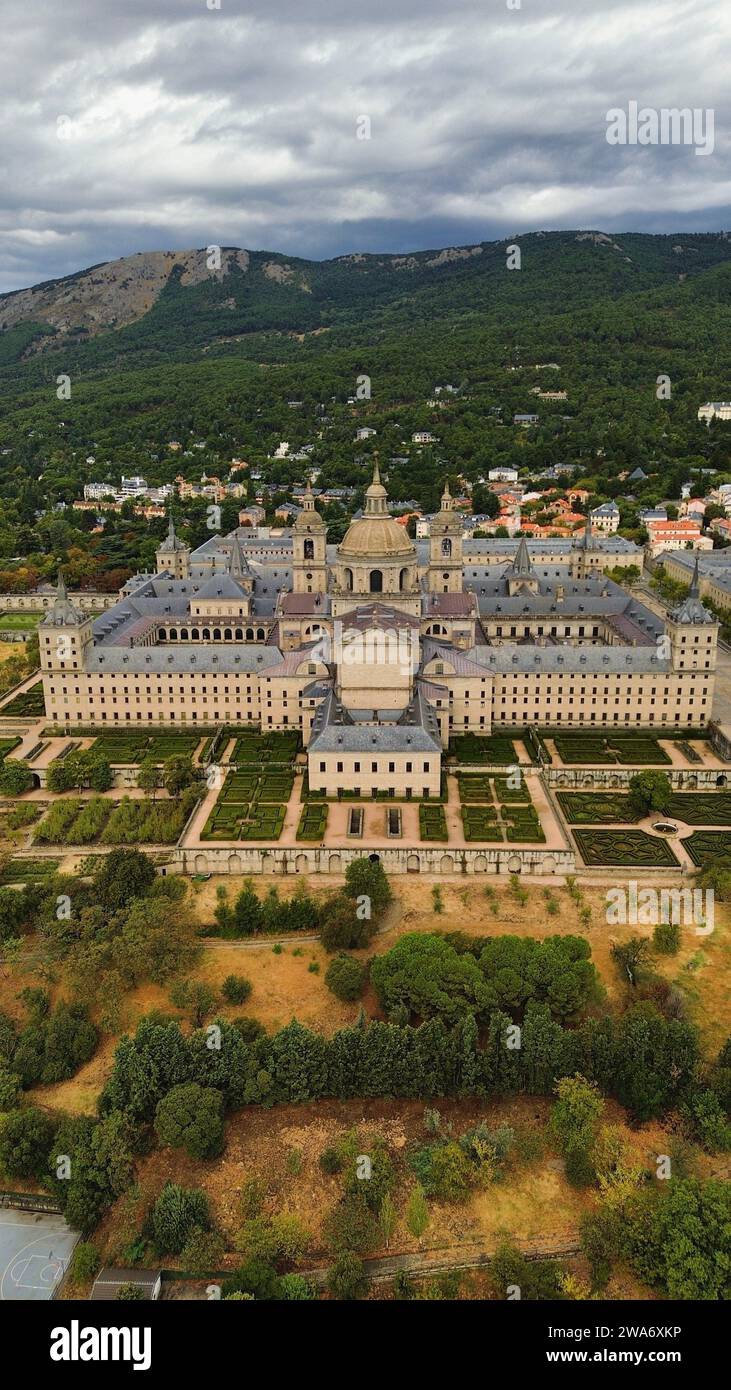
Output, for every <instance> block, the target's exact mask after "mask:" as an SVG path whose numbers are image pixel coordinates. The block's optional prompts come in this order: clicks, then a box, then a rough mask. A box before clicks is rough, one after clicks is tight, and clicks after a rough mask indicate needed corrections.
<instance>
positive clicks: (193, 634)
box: [190, 627, 200, 642]
mask: <svg viewBox="0 0 731 1390" xmlns="http://www.w3.org/2000/svg"><path fill="white" fill-rule="evenodd" d="M190 635H191V637H192V639H193V641H194V642H197V641H198V639H199V637H200V633H199V631H198V629H197V627H193V628H191V630H190Z"/></svg>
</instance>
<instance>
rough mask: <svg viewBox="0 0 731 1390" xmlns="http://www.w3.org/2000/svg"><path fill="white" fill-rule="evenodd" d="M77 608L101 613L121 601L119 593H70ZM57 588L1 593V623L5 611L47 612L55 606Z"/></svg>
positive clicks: (0, 622)
mask: <svg viewBox="0 0 731 1390" xmlns="http://www.w3.org/2000/svg"><path fill="white" fill-rule="evenodd" d="M69 598H70V599H71V602H72V603H73V605H74V607H75V608H80V609H81V611H82V613H101V612H103V611H104V609H106V608H111V607H112V606H113V604H115V603H118V602H119V594H87V593H76V594H69ZM55 599H56V590H55V589H53V590H52V592H51V593H43V594H37V593H36V594H0V624H2V614H3V613H45V612H47V611H48V609H49V608H52V607H53V604H54V602H55Z"/></svg>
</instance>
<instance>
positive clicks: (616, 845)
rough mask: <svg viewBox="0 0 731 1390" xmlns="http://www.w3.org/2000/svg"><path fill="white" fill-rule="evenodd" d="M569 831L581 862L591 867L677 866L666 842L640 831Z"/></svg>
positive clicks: (651, 867)
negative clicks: (616, 865) (571, 833)
mask: <svg viewBox="0 0 731 1390" xmlns="http://www.w3.org/2000/svg"><path fill="white" fill-rule="evenodd" d="M573 834H574V839H575V841H576V844H577V847H578V850H579V853H580V855H581V857H582V859H583V861H584V863H585V864H586V865H587V866H589V867H591V868H595V867H598V866H600V865H607V866H609V865H615V864H618V865H627V867H628V868H635V867H637V868H643V869H677V868H678V867H679V865H678V861H677V859H676V857H675V855H674V854H673V851H672V850H671V848H670V846H669V844H667V842H666V841H665V840H662V839H659V838H656V837H655V836H654V835H647V834H645V831H644V830H616V831H615V830H575V831H574V832H573ZM685 843H686V845H687V844H688V841H687V840H686V842H685Z"/></svg>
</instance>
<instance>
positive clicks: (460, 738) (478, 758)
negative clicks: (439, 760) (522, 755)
mask: <svg viewBox="0 0 731 1390" xmlns="http://www.w3.org/2000/svg"><path fill="white" fill-rule="evenodd" d="M448 756H449V757H450V758H455V759H456V761H457V762H458V763H462V764H469V763H484V764H485V765H486V766H487V767H490V766H492V765H493V764H494V765H496V766H500V764H504V765H505V766H508V765H509V764H511V763H517V761H518V754H517V753H516V750H515V744H514V743H513V740H512V739H511V738H509V737H508V735H507V734H458V735H456V737H455V738H450V740H449V750H448Z"/></svg>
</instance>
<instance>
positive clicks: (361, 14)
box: [0, 0, 731, 290]
mask: <svg viewBox="0 0 731 1390" xmlns="http://www.w3.org/2000/svg"><path fill="white" fill-rule="evenodd" d="M217 5H219V6H220V7H219V8H216V6H217ZM209 6H210V7H211V8H209ZM730 39H731V5H729V4H728V3H727V0H266V3H264V0H256V2H255V3H251V0H121V3H119V4H117V3H114V0H101V2H100V0H63V4H62V5H59V4H58V3H57V0H30V2H29V3H26V4H18V5H14V6H12V7H11V9H9V10H7V11H6V17H5V23H4V29H3V45H2V52H1V54H0V111H1V112H2V146H1V147H0V176H1V178H2V190H3V194H4V196H3V197H2V199H1V202H0V290H10V289H17V288H19V287H21V286H24V285H28V284H34V283H37V282H38V281H40V280H43V279H47V278H50V277H52V276H57V275H64V274H68V273H69V272H71V271H74V270H77V269H80V268H82V267H85V266H87V265H90V264H93V263H94V262H97V261H104V260H109V259H113V258H114V257H116V256H121V255H127V254H130V253H132V252H134V251H139V250H153V249H173V248H179V249H182V248H185V247H191V246H203V245H208V244H210V243H217V244H223V245H237V246H245V247H248V248H250V249H266V250H270V251H271V250H274V251H282V252H285V253H289V254H299V255H303V256H314V257H318V258H319V257H327V256H333V255H338V254H341V253H343V252H347V251H355V250H365V251H377V250H382V251H406V250H410V249H425V248H429V247H440V246H446V245H454V244H457V243H465V242H474V241H480V240H486V239H489V238H491V237H504V236H507V235H510V236H513V235H517V234H519V233H521V232H526V231H532V230H538V229H540V228H560V227H571V228H573V227H584V228H599V229H604V230H607V231H617V230H623V229H624V230H629V229H634V230H638V231H674V230H682V229H685V230H709V231H715V230H718V229H720V228H729V227H731V164H730V163H729V156H730V154H731V141H730V140H729V129H730V128H731V126H730V123H731V95H730V93H729V84H728V69H727V66H726V61H725V55H726V54H727V53H728V49H729V40H730ZM631 101H636V102H638V103H639V105H640V107H652V108H655V109H660V108H663V107H698V108H700V109H701V110H703V111H706V110H708V109H711V110H712V111H713V113H714V117H715V147H714V150H713V153H712V154H710V155H707V156H702V155H701V156H699V155H697V154H696V153H695V149H694V148H693V147H692V146H684V145H680V146H675V145H655V146H646V147H643V148H641V147H639V146H637V145H625V146H616V145H615V146H612V145H610V144H608V142H607V139H606V133H607V119H606V117H607V112H608V111H609V110H610V109H611V108H622V109H626V108H627V106H628V103H629V102H631ZM364 117H367V118H368V121H369V122H370V132H369V133H370V138H368V139H363V138H359V135H363V134H364V133H368V126H367V123H366V122H365V121H364V120H363V118H364Z"/></svg>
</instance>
